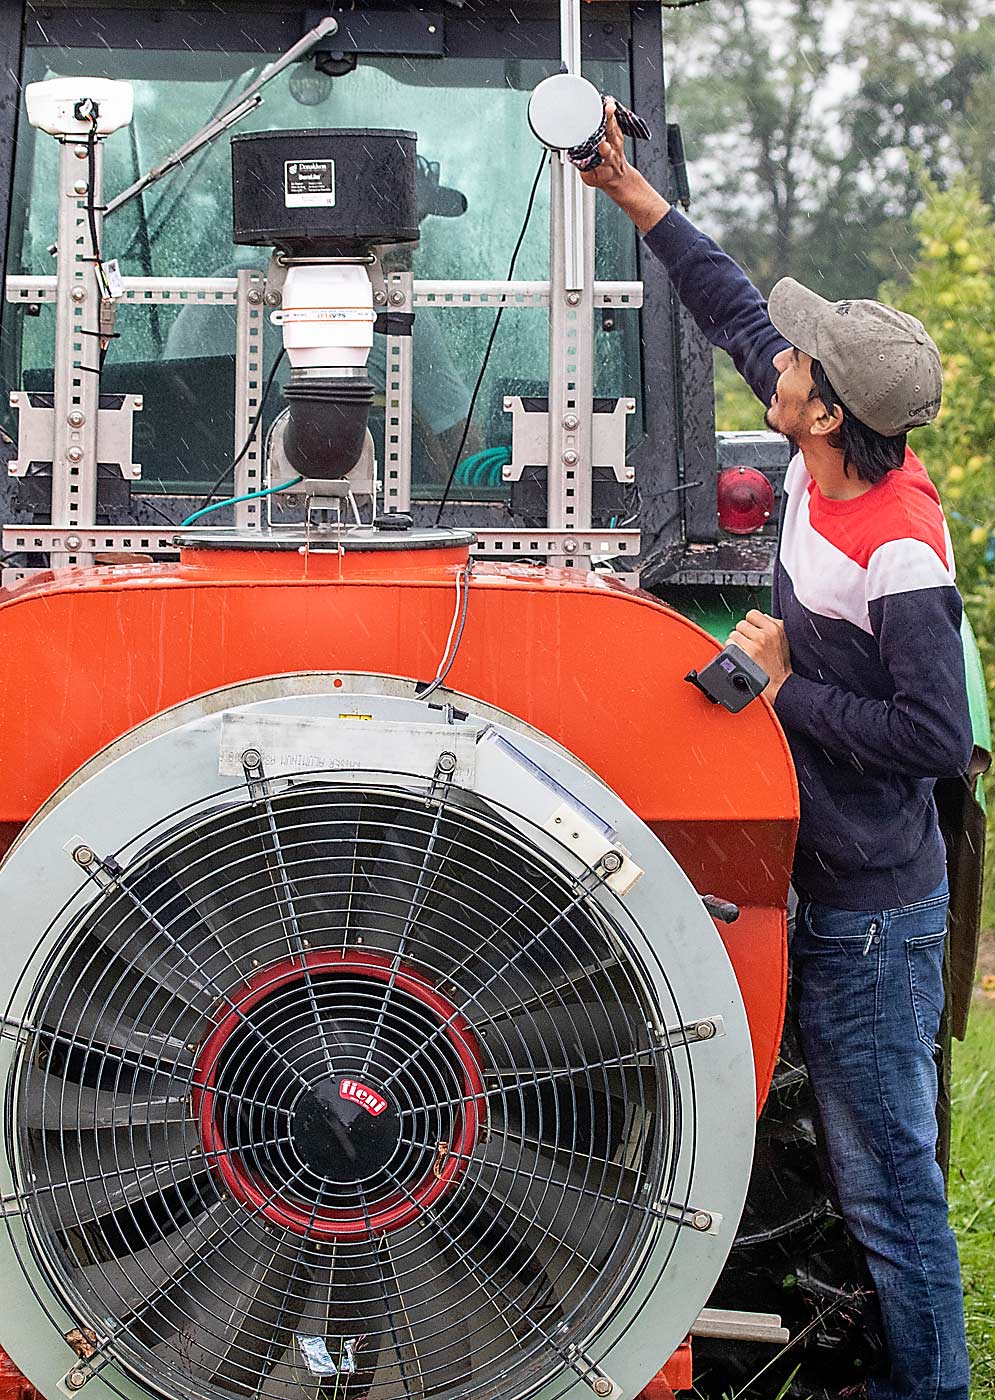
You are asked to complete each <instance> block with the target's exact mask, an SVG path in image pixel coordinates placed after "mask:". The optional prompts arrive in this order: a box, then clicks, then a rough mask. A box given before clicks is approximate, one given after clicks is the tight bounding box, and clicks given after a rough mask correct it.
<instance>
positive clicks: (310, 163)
mask: <svg viewBox="0 0 995 1400" xmlns="http://www.w3.org/2000/svg"><path fill="white" fill-rule="evenodd" d="M283 202H284V204H285V205H286V207H287V208H288V209H305V208H310V209H319V208H326V209H328V208H331V206H332V205H333V204H334V203H335V162H334V160H285V161H284V162H283Z"/></svg>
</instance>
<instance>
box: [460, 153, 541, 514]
mask: <svg viewBox="0 0 995 1400" xmlns="http://www.w3.org/2000/svg"><path fill="white" fill-rule="evenodd" d="M547 154H548V153H547V152H546V151H543V153H542V155H541V156H540V157H539V168H538V170H537V171H536V175H535V179H534V180H533V181H532V191H531V193H530V195H529V202H528V206H527V207H526V210H525V218H524V219H523V220H522V227H521V229H520V231H519V234H518V240H517V242H516V243H515V251H514V252H513V253H512V255H511V262H510V263H509V264H508V275H507V277H506V278H505V279H504V280H505V281H506V282H510V281H511V279H512V277H513V276H514V272H515V263H516V262H517V261H518V254H519V253H520V251H521V248H522V244H523V243H524V242H525V235H526V233H527V232H528V227H529V220H530V219H531V218H532V210H533V208H534V207H535V201H536V195H537V194H538V192H539V181H540V180H541V179H542V172H543V169H544V168H545V165H546V157H547ZM503 314H504V305H503V304H502V305H501V306H499V307H498V309H497V315H496V316H495V317H494V324H493V326H491V333H490V335H489V337H488V339H487V348H486V349H485V350H484V358H483V361H482V363H481V366H480V373H479V374H478V375H477V382H476V384H474V386H473V393H472V394H471V395H470V407H469V408H468V409H467V411H466V418H465V419H464V420H463V434H462V436H461V437H460V443H459V447H457V449H456V455H455V456H454V457H453V465H452V467H451V469H450V472H449V480H448V481H447V482H446V487H445V490H444V491H443V493H442V499H441V501H440V502H439V509H438V511H437V512H436V516H435V523H436V525H438V524H440V522H441V520H442V512H443V511H444V510H445V508H446V503H447V502H448V500H449V492H450V491H451V490H452V486H453V481H454V480H455V479H456V468H457V467H458V466H459V464H460V461H461V460H462V457H463V449H464V447H466V440H467V437H468V435H469V432H470V421H471V419H472V418H473V410H474V409H475V408H476V406H477V395H478V394H479V393H480V386H481V384H483V382H484V375H485V374H486V372H487V362H488V361H489V359H490V357H491V349H492V347H493V345H494V337H495V336H496V335H497V330H498V326H499V325H500V324H501V317H502V315H503Z"/></svg>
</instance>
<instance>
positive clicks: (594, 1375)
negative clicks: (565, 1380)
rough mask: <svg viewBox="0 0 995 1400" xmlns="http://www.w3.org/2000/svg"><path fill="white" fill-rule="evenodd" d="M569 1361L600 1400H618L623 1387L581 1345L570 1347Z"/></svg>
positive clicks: (567, 1356)
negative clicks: (582, 1349)
mask: <svg viewBox="0 0 995 1400" xmlns="http://www.w3.org/2000/svg"><path fill="white" fill-rule="evenodd" d="M566 1358H567V1361H568V1362H569V1363H570V1365H571V1367H572V1368H573V1369H574V1370H575V1371H576V1372H577V1374H578V1376H580V1378H581V1380H582V1381H583V1382H584V1384H585V1385H588V1386H590V1387H591V1389H592V1390H593V1391H594V1393H595V1395H596V1396H597V1397H598V1400H618V1397H619V1396H620V1395H621V1394H622V1387H621V1386H620V1385H619V1384H618V1382H617V1381H614V1380H612V1378H611V1376H609V1375H608V1374H607V1372H605V1371H603V1370H602V1369H601V1367H600V1366H599V1365H598V1364H597V1362H596V1361H592V1360H591V1358H590V1357H589V1356H587V1355H586V1354H585V1353H584V1352H583V1351H581V1349H580V1347H568V1348H567V1352H566Z"/></svg>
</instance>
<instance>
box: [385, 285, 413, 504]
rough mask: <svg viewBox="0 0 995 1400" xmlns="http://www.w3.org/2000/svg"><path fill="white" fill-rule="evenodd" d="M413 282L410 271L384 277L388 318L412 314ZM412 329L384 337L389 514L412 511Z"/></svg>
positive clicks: (386, 498) (386, 468)
mask: <svg viewBox="0 0 995 1400" xmlns="http://www.w3.org/2000/svg"><path fill="white" fill-rule="evenodd" d="M414 309H415V291H414V279H413V277H412V275H411V273H410V272H392V273H390V274H389V276H388V277H387V305H386V307H385V310H386V312H387V315H388V317H389V316H390V314H391V313H392V312H393V313H394V314H395V315H399V314H400V315H404V314H413V313H414ZM411 330H412V327H411V326H408V328H407V331H406V333H405V334H403V335H391V334H388V336H387V373H386V375H385V377H384V415H383V421H384V433H383V508H384V510H385V511H386V512H387V513H388V514H392V513H397V512H400V511H403V512H407V511H409V510H410V509H411V416H412V410H413V397H412V369H413V365H412V350H413V347H412V335H411Z"/></svg>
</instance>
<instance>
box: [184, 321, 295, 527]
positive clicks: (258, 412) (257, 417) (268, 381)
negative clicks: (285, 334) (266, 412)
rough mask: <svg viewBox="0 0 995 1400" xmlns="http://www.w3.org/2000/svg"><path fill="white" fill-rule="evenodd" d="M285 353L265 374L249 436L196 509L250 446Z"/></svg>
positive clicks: (206, 503) (211, 495)
mask: <svg viewBox="0 0 995 1400" xmlns="http://www.w3.org/2000/svg"><path fill="white" fill-rule="evenodd" d="M286 353H287V352H286V349H285V348H284V349H281V351H280V353H279V355H277V357H276V359H275V360H274V361H273V365H272V368H271V369H270V372H269V374H268V375H267V376H266V383H265V384H264V385H263V396H262V398H261V399H260V400H259V407H258V408H257V409H256V415H255V417H254V418H253V420H252V422H251V423H250V424H249V436H248V437H247V438H246V439H245V441H244V442H243V443H242V446H241V447H240V448H239V450H238V452H237V453H236V454H235V459H234V461H232V462H229V463H228V464H227V466H226V467H225V469H224V471H223V472H222V473H221V475H220V476H219V477H218V479H217V481H216V482H215V483H214V485H213V486H212V487H211V489H210V491H208V493H207V495H206V496H205V497H204V499H203V500H202V501H201V503H200V505H199V506H198V507H197V509H198V510H203V509H204V507H205V506H209V505H210V504H211V502H212V501H213V500H214V498H215V496H216V495H217V494H218V488H219V486H220V485H221V483H222V482H223V481H224V479H225V477H226V476H227V475H228V473H229V472H233V471H234V470H235V468H236V467H237V466H238V464H239V462H240V461H241V460H242V458H243V457H244V456H245V454H246V453H247V452H248V450H249V448H250V447H251V446H252V439H253V438H254V437H255V435H256V429H257V428H258V427H259V422H260V419H261V418H262V416H263V409H264V408H265V407H266V400H267V398H268V397H269V391H270V389H272V387H273V380H274V379H275V378H276V372H277V370H278V369H279V368H280V365H281V364H282V363H283V357H284V355H285V354H286Z"/></svg>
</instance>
